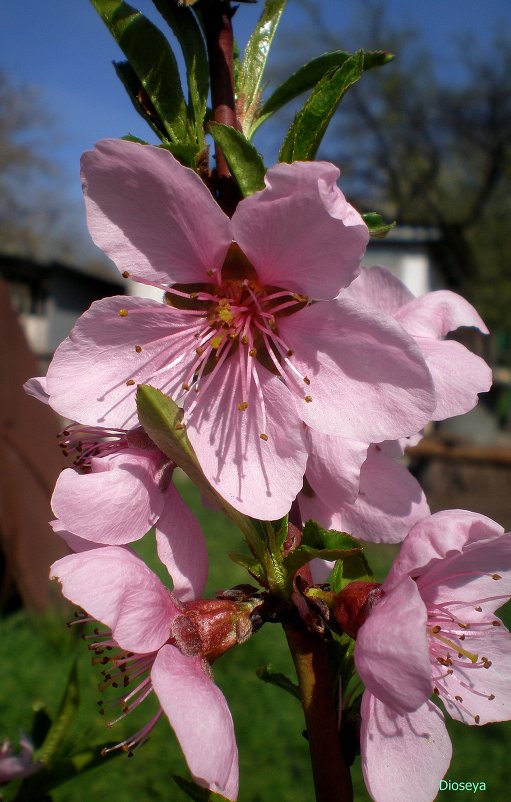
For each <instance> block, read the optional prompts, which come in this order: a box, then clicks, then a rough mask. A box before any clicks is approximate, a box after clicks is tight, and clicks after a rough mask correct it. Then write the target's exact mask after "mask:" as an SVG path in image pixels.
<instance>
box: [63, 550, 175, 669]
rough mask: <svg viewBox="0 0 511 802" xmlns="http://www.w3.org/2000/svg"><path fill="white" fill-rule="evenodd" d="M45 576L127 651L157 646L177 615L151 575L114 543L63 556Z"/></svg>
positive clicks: (164, 588)
mask: <svg viewBox="0 0 511 802" xmlns="http://www.w3.org/2000/svg"><path fill="white" fill-rule="evenodd" d="M50 579H58V580H59V582H60V583H61V585H62V593H63V594H64V596H65V597H66V599H69V600H70V601H71V602H73V604H76V605H78V606H79V607H82V608H83V609H84V610H86V611H87V612H88V613H89V615H90V616H92V618H95V619H97V620H98V621H100V622H102V623H103V624H105V625H106V626H107V627H109V629H111V630H112V634H113V637H114V639H115V640H116V641H117V643H118V644H119V646H120V647H121V649H127V650H128V651H130V652H137V653H141V654H145V653H149V652H154V651H156V649H159V648H160V646H162V645H163V644H164V643H165V642H166V641H167V640H168V637H169V634H170V624H171V622H172V620H173V619H174V618H175V617H176V616H177V615H179V614H180V610H179V608H178V607H177V606H176V604H175V603H174V601H173V600H172V597H171V595H170V591H169V590H168V589H167V588H166V587H164V585H162V583H161V582H160V580H159V579H158V577H157V576H156V574H153V572H152V571H150V570H149V568H147V566H146V565H145V563H144V562H143V561H142V560H141V559H140V558H139V557H137V556H136V555H135V554H133V552H131V551H128V550H127V549H123V548H120V547H118V546H104V547H103V548H101V549H92V550H91V551H83V552H81V553H80V554H70V555H69V556H68V557H63V558H62V559H61V560H57V562H55V563H53V565H52V566H51V569H50Z"/></svg>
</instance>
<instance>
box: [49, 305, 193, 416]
mask: <svg viewBox="0 0 511 802" xmlns="http://www.w3.org/2000/svg"><path fill="white" fill-rule="evenodd" d="M124 311H127V312H128V314H127V315H124V314H120V312H121V313H122V312H124ZM195 321H197V318H195V317H193V318H190V317H189V316H187V315H186V314H185V313H182V312H180V311H179V310H177V309H173V308H171V307H169V306H166V305H164V304H160V303H158V302H157V301H153V300H148V299H145V298H128V297H126V296H116V297H113V298H105V299H103V300H101V301H95V302H94V303H93V304H92V306H91V308H90V309H89V310H88V311H87V312H85V314H83V315H82V316H81V318H80V319H79V320H78V322H77V323H76V325H75V327H74V328H73V330H72V332H71V334H70V335H69V337H67V338H66V339H65V340H64V342H63V343H61V345H60V346H59V347H58V348H57V351H56V352H55V356H54V357H53V361H52V362H51V364H50V367H49V368H48V391H49V393H50V399H51V400H50V403H51V406H52V407H53V409H55V410H56V411H57V412H59V413H60V414H61V415H62V416H64V417H68V418H71V420H79V421H80V423H83V424H85V425H92V426H94V425H96V424H98V423H99V424H101V425H103V426H113V427H114V428H123V429H126V428H130V427H131V426H133V425H136V424H138V418H137V416H136V403H135V392H136V389H137V384H152V385H153V386H154V387H158V388H159V389H161V390H164V391H165V392H166V393H168V394H169V395H170V394H172V393H173V392H174V391H175V390H176V389H177V388H180V386H181V383H182V382H183V381H184V380H185V377H186V375H187V374H188V372H189V369H190V366H191V364H192V361H194V360H195V359H196V357H197V355H196V353H195V348H196V347H197V340H196V338H195V337H194V334H195V332H196V330H197V329H196V326H197V325H199V326H200V322H195ZM138 348H140V349H141V350H138ZM127 382H130V384H127Z"/></svg>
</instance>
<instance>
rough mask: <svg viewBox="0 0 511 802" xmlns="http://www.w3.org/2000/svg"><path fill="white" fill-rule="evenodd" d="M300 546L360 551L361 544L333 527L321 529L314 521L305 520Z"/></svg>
mask: <svg viewBox="0 0 511 802" xmlns="http://www.w3.org/2000/svg"><path fill="white" fill-rule="evenodd" d="M301 545H302V546H310V547H311V548H313V549H320V550H321V549H329V550H332V549H334V550H337V551H339V550H341V551H344V550H345V549H348V550H349V551H353V550H354V549H355V550H356V551H360V549H361V545H360V543H359V542H358V540H357V539H356V538H354V537H352V536H351V535H348V534H347V533H346V532H337V531H336V530H335V529H323V527H322V526H320V525H319V524H318V523H316V521H312V520H309V521H306V523H305V526H304V527H303V532H302V543H301Z"/></svg>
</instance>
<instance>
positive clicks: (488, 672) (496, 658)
mask: <svg viewBox="0 0 511 802" xmlns="http://www.w3.org/2000/svg"><path fill="white" fill-rule="evenodd" d="M466 635H467V637H466V639H465V641H464V644H463V645H464V646H465V647H466V648H467V649H468V650H476V651H477V653H478V654H479V658H481V656H484V657H487V658H488V660H490V661H491V665H490V667H489V668H480V667H479V668H474V667H472V666H470V667H468V668H466V669H463V668H461V667H460V666H459V664H457V665H456V669H455V671H454V673H453V674H452V675H447V676H446V677H445V679H444V680H443V681H442V686H443V688H445V689H446V690H447V693H449V694H450V695H451V700H449V699H448V698H446V695H445V694H444V693H441V699H442V702H443V704H444V706H445V708H446V710H447V712H448V713H450V715H451V716H452V717H453V718H455V719H457V720H458V721H462V722H463V723H464V724H476V720H475V717H476V716H479V722H478V723H479V724H481V725H482V724H489V723H490V722H492V721H509V719H511V634H510V633H509V632H508V631H507V629H506V628H505V627H504V626H500V627H494V628H492V629H491V630H490V631H486V632H477V631H476V632H474V633H470V632H467V633H466ZM461 683H463V685H461ZM456 696H459V697H461V698H462V699H463V703H462V704H460V703H459V702H457V701H456V700H455V697H456ZM489 696H494V698H493V699H489V698H488V697H489Z"/></svg>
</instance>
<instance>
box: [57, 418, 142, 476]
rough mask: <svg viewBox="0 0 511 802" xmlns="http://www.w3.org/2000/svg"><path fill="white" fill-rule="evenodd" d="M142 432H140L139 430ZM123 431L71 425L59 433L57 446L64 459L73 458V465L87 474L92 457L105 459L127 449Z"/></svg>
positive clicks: (125, 435) (78, 424) (77, 424)
mask: <svg viewBox="0 0 511 802" xmlns="http://www.w3.org/2000/svg"><path fill="white" fill-rule="evenodd" d="M141 431H142V430H141ZM127 434H128V433H127V432H126V431H125V430H124V429H103V428H101V427H100V426H82V425H81V424H80V423H71V424H70V425H69V426H66V428H65V429H63V430H62V431H61V432H59V434H58V437H59V446H60V448H61V449H62V453H63V455H64V456H65V457H68V456H70V455H72V456H73V464H74V465H76V466H77V467H78V468H81V469H82V470H83V471H84V472H86V473H88V472H89V471H90V470H91V461H92V459H93V458H94V457H105V456H107V455H109V454H115V453H116V452H118V451H121V450H122V449H124V448H127V447H128V439H127Z"/></svg>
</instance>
